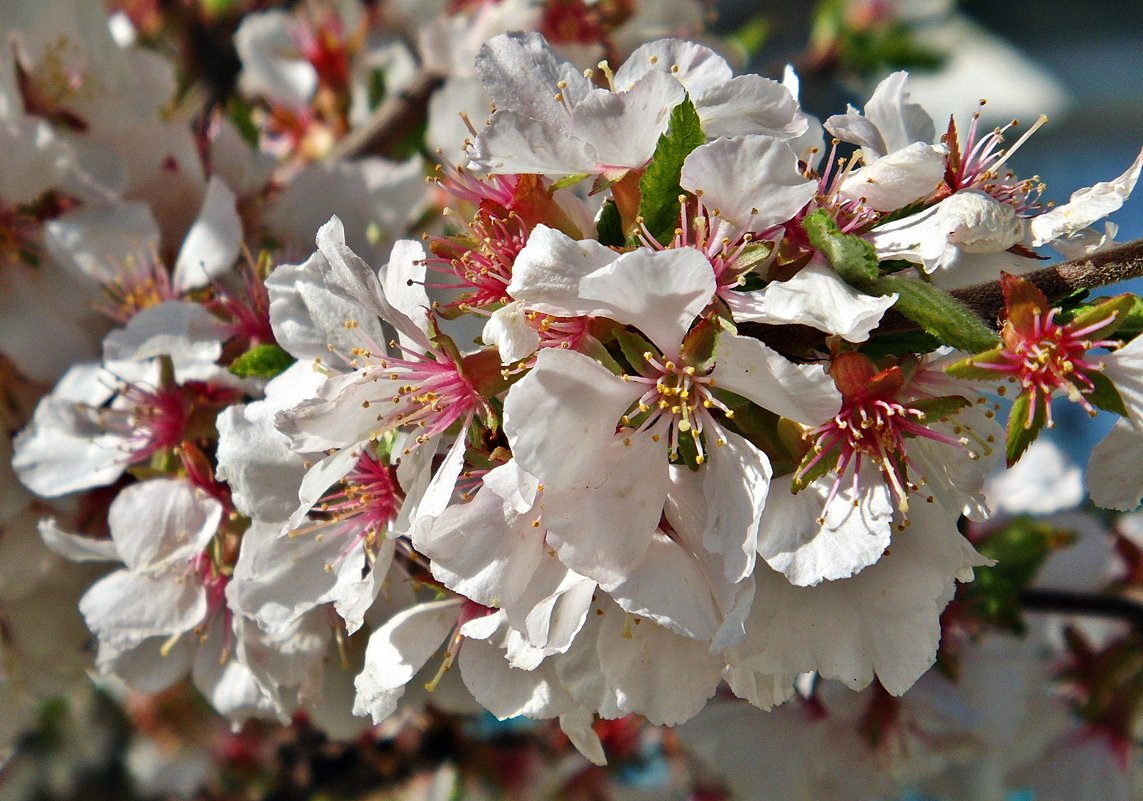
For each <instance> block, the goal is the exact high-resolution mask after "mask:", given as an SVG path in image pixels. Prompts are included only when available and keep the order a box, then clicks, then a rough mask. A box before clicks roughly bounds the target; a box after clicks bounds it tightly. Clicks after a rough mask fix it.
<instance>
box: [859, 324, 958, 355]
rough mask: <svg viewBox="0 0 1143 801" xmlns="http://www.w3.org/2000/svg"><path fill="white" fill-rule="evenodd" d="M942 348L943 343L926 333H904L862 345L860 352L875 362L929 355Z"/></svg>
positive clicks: (876, 337)
mask: <svg viewBox="0 0 1143 801" xmlns="http://www.w3.org/2000/svg"><path fill="white" fill-rule="evenodd" d="M940 346H941V341H940V340H939V339H937V338H936V337H935V336H933V335H932V334H926V333H925V332H924V331H902V332H894V333H891V334H883V335H880V336H878V335H877V334H876V333H874V335H873V336H872V337H871V338H870V339H869V341H867V342H864V343H862V345H861V346H860V347H859V348H858V350H859V351H860V352H861V353H863V354H865V355H866V356H868V357H869V358H870V359H873V360H874V361H876V360H878V359H883V358H885V357H886V356H903V355H905V354H909V353H929V352H931V351H934V350H936V349H937V348H939V347H940Z"/></svg>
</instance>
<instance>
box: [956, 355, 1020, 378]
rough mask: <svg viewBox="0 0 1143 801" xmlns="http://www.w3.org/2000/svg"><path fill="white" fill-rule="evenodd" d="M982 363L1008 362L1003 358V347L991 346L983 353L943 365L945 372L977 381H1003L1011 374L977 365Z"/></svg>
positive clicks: (1001, 363) (1002, 363) (999, 363)
mask: <svg viewBox="0 0 1143 801" xmlns="http://www.w3.org/2000/svg"><path fill="white" fill-rule="evenodd" d="M982 364H995V365H999V366H1004V365H1007V364H1009V362H1008V360H1007V359H1005V358H1004V349H1003V348H992V349H991V350H986V351H984V352H983V353H977V354H974V355H972V356H968V357H966V358H964V359H961V360H960V361H956V362H953V363H952V364H950V365H948V366H947V367H945V372H946V373H948V374H949V375H951V376H953V377H954V378H967V379H970V380H971V379H976V380H979V381H1004V380H1005V379H1007V378H1008V376H1009V375H1011V374H1010V373H1008V372H1005V371H1001V370H989V369H987V368H985V367H980V366H979V365H982Z"/></svg>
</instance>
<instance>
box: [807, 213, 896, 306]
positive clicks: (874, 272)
mask: <svg viewBox="0 0 1143 801" xmlns="http://www.w3.org/2000/svg"><path fill="white" fill-rule="evenodd" d="M802 227H803V228H804V229H805V231H806V236H808V237H809V238H810V244H811V245H813V246H814V248H815V249H817V251H818V252H819V253H821V254H822V255H823V256H825V257H826V261H828V262H829V263H830V266H832V267H833V269H834V270H835V271H836V272H837V274H838V275H840V276H841V277H842V279H843V280H844V281H845V282H846V283H848V284H852V285H853V286H855V287H857V288H858V289H861V290H865V289H867V288H868V287H869V285H870V283H872V282H873V281H876V280H877V276H878V275H880V271H879V270H878V267H877V251H876V250H874V249H873V245H871V244H870V243H868V242H866V241H865V240H864V239H862V238H861V237H859V236H854V235H853V234H843V233H842V232H841V229H840V228H838V227H837V222H835V221H834V219H833V217H831V216H829V213H828V212H827V211H826V210H825V209H818V210H817V211H814V212H811V213H810V214H807V215H806V218H805V219H804V220H802Z"/></svg>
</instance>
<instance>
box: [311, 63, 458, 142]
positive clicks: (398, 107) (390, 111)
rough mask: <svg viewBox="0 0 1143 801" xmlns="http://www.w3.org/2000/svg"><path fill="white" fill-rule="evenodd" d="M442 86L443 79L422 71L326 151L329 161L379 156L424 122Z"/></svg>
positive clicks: (424, 70) (437, 74)
mask: <svg viewBox="0 0 1143 801" xmlns="http://www.w3.org/2000/svg"><path fill="white" fill-rule="evenodd" d="M442 83H444V76H442V75H440V74H439V73H436V72H433V71H431V70H427V69H422V70H421V71H420V72H418V73H417V74H416V75H415V76H414V77H413V81H412V83H410V84H409V86H408V87H406V88H405V89H404V90H403V91H401V92H398V93H397V94H395V95H393V96H392V97H390V98H388V99H387V100H386V101H385V102H384V103H382V104H381V105H380V106H378V107H377V110H376V111H374V112H373V116H372V117H370V118H369V120H368V121H367V122H365V124H363V125H359V126H358V127H356V128H354V129H353V130H352V131H350V132H349V133H348V134H347V135H346V136H345V138H343V139H342V140H341V141H339V142H338V143H337V144H335V145H334V146H333V148H332V149H331V150H330V153H329V158H330V159H331V160H338V159H349V158H354V157H356V156H365V155H370V154H373V155H383V154H386V153H389V152H390V151H391V149H392V148H393V146H394V145H395V144H396V143H397V142H399V141H400V140H401V138H402V137H404V136H405V135H406V134H407V133H408V132H409V131H411V130H413V128H414V126H416V125H417V123H418V122H420V121H421V120H423V119H424V116H425V113H426V109H427V107H428V103H429V96H430V95H432V93H433V91H434V90H435V89H436V88H437V87H439V86H440V85H441V84H442Z"/></svg>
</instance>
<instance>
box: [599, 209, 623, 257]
mask: <svg viewBox="0 0 1143 801" xmlns="http://www.w3.org/2000/svg"><path fill="white" fill-rule="evenodd" d="M595 229H596V234H597V236H598V239H599V243H600V244H601V245H608V246H610V247H617V248H621V247H623V244H624V242H623V221H622V220H621V219H620V218H619V207H618V206H616V205H615V201H614V200H608V201H606V202H605V203H604V204H603V209H602V210H600V212H599V222H598V223H596V226H595Z"/></svg>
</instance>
